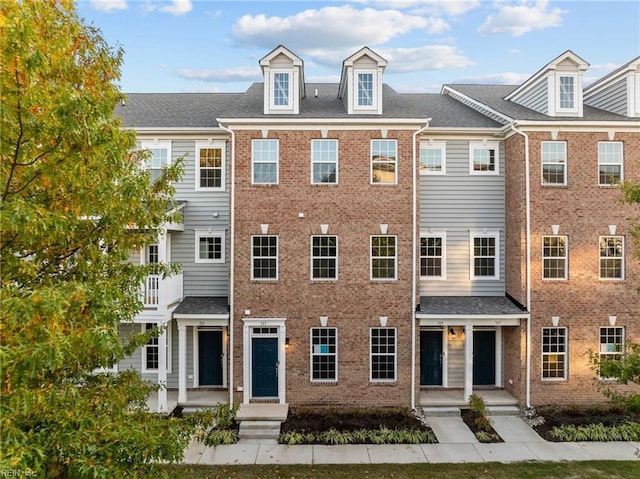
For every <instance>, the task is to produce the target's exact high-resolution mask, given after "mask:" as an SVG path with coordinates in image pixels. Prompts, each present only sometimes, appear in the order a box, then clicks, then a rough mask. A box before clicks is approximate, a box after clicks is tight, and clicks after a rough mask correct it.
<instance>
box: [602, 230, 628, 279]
mask: <svg viewBox="0 0 640 479" xmlns="http://www.w3.org/2000/svg"><path fill="white" fill-rule="evenodd" d="M606 238H618V239H620V242H621V250H622V254H621V255H620V256H602V241H603V240H605V239H606ZM624 243H625V241H624V236H621V235H602V236H599V237H598V277H599V278H600V280H601V281H624V277H625V271H624V270H625V268H624V263H625V244H624ZM610 259H615V260H619V261H620V276H619V277H617V276H616V277H607V276H602V261H603V260H610Z"/></svg>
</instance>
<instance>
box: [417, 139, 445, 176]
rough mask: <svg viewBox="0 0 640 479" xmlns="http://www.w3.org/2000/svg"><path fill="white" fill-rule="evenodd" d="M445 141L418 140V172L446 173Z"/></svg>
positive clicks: (425, 173)
mask: <svg viewBox="0 0 640 479" xmlns="http://www.w3.org/2000/svg"><path fill="white" fill-rule="evenodd" d="M445 158H446V143H445V142H444V141H437V142H436V141H422V142H420V174H421V175H444V174H446V161H445Z"/></svg>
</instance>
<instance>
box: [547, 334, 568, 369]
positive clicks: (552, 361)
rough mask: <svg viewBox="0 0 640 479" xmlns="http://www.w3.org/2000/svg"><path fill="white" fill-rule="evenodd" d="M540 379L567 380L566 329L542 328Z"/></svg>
mask: <svg viewBox="0 0 640 479" xmlns="http://www.w3.org/2000/svg"><path fill="white" fill-rule="evenodd" d="M542 379H567V328H557V327H553V328H542Z"/></svg>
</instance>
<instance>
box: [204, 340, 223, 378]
mask: <svg viewBox="0 0 640 479" xmlns="http://www.w3.org/2000/svg"><path fill="white" fill-rule="evenodd" d="M198 377H199V383H200V386H222V331H199V332H198Z"/></svg>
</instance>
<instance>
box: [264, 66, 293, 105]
mask: <svg viewBox="0 0 640 479" xmlns="http://www.w3.org/2000/svg"><path fill="white" fill-rule="evenodd" d="M276 75H287V103H286V104H282V105H279V104H276ZM269 77H270V78H269V79H270V83H271V91H270V92H269V108H271V109H272V110H290V109H291V107H292V104H293V71H292V70H283V69H271V70H270V71H269Z"/></svg>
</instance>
